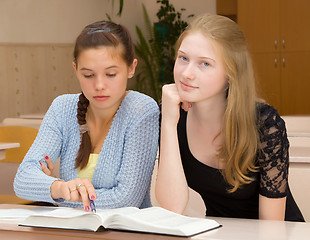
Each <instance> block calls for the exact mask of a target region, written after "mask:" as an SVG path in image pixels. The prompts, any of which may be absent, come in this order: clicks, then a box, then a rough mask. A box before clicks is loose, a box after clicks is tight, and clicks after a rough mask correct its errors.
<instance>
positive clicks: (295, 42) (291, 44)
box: [280, 0, 310, 51]
mask: <svg viewBox="0 0 310 240" xmlns="http://www.w3.org/2000/svg"><path fill="white" fill-rule="evenodd" d="M280 21H281V29H280V31H281V35H280V36H281V39H280V45H281V51H310V26H309V25H310V1H309V0H294V1H292V0H281V14H280Z"/></svg>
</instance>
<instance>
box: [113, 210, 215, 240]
mask: <svg viewBox="0 0 310 240" xmlns="http://www.w3.org/2000/svg"><path fill="white" fill-rule="evenodd" d="M107 227H108V228H111V229H128V230H136V231H145V232H154V233H164V234H175V235H180V236H190V235H193V234H196V233H199V232H203V231H206V230H209V229H213V228H216V227H219V224H218V223H217V222H216V221H214V220H209V219H204V218H192V217H187V216H183V215H180V214H176V213H173V212H170V211H168V210H165V209H163V208H160V207H151V208H145V209H141V210H140V211H137V212H135V213H130V214H117V215H114V216H113V218H112V220H111V221H110V222H109V223H108V225H107Z"/></svg>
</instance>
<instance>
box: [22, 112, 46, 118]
mask: <svg viewBox="0 0 310 240" xmlns="http://www.w3.org/2000/svg"><path fill="white" fill-rule="evenodd" d="M44 115H45V113H31V114H23V115H20V116H19V117H20V118H26V119H43V118H44Z"/></svg>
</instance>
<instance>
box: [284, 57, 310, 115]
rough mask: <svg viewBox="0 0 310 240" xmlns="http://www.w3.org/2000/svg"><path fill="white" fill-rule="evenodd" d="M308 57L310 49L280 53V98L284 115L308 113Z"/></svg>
mask: <svg viewBox="0 0 310 240" xmlns="http://www.w3.org/2000/svg"><path fill="white" fill-rule="evenodd" d="M309 59H310V51H308V52H285V53H282V60H281V61H282V63H281V65H282V71H281V92H282V95H281V98H282V106H283V108H282V109H284V110H285V111H284V114H285V115H294V114H310V71H309ZM283 61H284V62H283Z"/></svg>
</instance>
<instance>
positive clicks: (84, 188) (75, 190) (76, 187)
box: [51, 178, 97, 212]
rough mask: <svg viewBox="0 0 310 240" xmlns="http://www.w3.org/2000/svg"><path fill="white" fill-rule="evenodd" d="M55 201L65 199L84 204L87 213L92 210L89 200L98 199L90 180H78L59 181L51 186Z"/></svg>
mask: <svg viewBox="0 0 310 240" xmlns="http://www.w3.org/2000/svg"><path fill="white" fill-rule="evenodd" d="M51 195H52V198H53V199H58V198H63V199H65V200H67V201H72V202H82V203H83V207H84V209H85V211H87V212H88V211H89V210H90V202H89V199H91V200H95V199H96V198H97V195H96V192H95V188H94V186H93V185H92V184H91V182H90V181H89V180H88V179H80V178H76V179H73V180H71V181H68V182H65V181H61V180H57V181H55V182H53V183H52V185H51Z"/></svg>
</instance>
